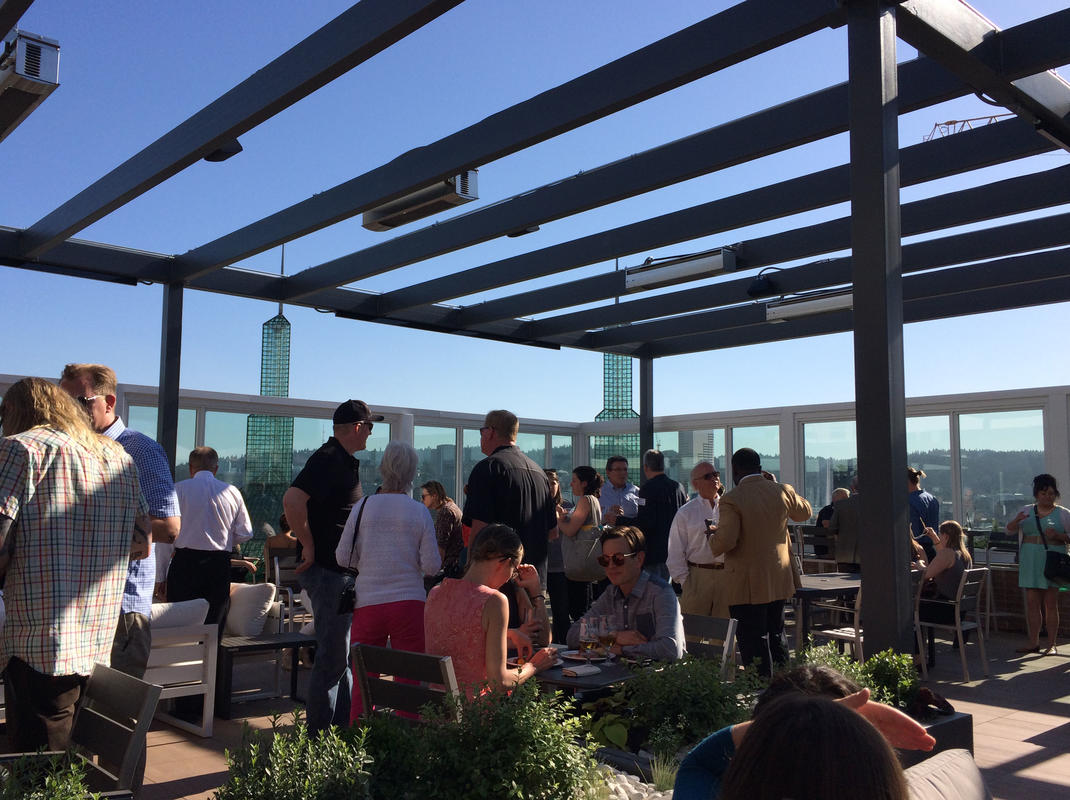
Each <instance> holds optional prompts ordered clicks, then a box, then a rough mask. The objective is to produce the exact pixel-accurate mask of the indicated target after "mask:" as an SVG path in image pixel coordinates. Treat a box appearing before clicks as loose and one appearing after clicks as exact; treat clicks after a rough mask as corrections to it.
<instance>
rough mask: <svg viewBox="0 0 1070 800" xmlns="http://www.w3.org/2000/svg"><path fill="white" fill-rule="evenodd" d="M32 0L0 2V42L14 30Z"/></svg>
mask: <svg viewBox="0 0 1070 800" xmlns="http://www.w3.org/2000/svg"><path fill="white" fill-rule="evenodd" d="M31 5H33V0H0V42H2V41H3V40H4V38H5V37H6V36H7V35H8V34H9V33H11V31H13V30H15V28H16V26H18V24H19V20H20V19H22V15H23V14H25V13H26V9H28V8H29V7H30V6H31Z"/></svg>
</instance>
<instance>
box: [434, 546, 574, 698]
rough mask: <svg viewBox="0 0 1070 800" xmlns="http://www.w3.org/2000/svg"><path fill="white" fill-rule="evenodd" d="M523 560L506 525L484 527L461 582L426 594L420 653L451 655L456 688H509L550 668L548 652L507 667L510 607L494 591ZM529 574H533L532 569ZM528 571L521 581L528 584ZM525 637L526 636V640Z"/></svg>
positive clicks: (445, 583) (551, 653) (550, 653)
mask: <svg viewBox="0 0 1070 800" xmlns="http://www.w3.org/2000/svg"><path fill="white" fill-rule="evenodd" d="M523 557H524V546H523V545H522V544H521V543H520V537H519V536H517V534H516V532H515V531H514V530H513V529H512V528H510V527H509V526H508V525H488V526H486V527H485V528H483V529H482V530H480V531H479V532H478V533H477V534H476V535H475V537H473V539H472V544H471V547H470V548H469V552H468V564H467V568H466V570H465V573H464V576H463V577H461V578H445V579H444V580H443V581H442V583H440V584H439V585H438V586H436V587H435V588H434V589H432V590H431V593H430V594H429V595H428V596H427V604H426V606H425V607H424V639H425V642H424V644H425V651H426V652H428V653H433V654H435V655H439V656H450V657H452V659H453V669H454V672H455V673H456V675H457V685H458V686H459V687H461V689H462V690H463V691H464V692H465V693H466V694H468V696H469V697H471V696H474V695H475V694H477V693H478V692H479V691H480V688H481V687H483V686H485V685H488V684H489V685H490V686H491V687H492V688H495V687H499V686H501V687H510V686H515V685H516V684H518V683H523V682H524V681H526V680H527V679H528V678H531V677H532V676H533V675H535V673H537V672H540V671H541V670H544V669H546V668H547V667H549V666H551V665H552V664H553V663H554V660H555V659H556V655H555V653H554V651H553V649H552V648H548V647H547V648H542V649H539V650H535V651H533V652H531V651H530V644H529V645H528V648H527V649H528V651H529V653H530V655H528V654H526V653H525V652H524V649H525V648H523V646H522V640H516V639H514V641H516V642H517V643H519V644H521V647H520V652H521V656H526V655H527V659H526V660H525V662H524V664H523V665H522V666H520V667H519V668H513V669H510V668H509V667H508V666H507V665H506V657H505V654H506V641H507V638H508V633H507V631H508V627H507V622H508V618H509V617H508V615H509V603H508V601H507V600H506V599H505V595H503V594H502V593H501V592H500V591H498V590H497V588H496V587H498V586H501V585H502V584H503V583H505V582H506V581H508V580H509V579H510V578H511V577H512V576H513V575H514V573H516V572H517V570H518V567H520V566H521V563H520V562H521V560H522V559H523ZM524 566H528V567H530V572H535V580H536V581H537V580H538V573H537V572H536V571H535V568H534V567H531V565H524ZM530 572H529V570H524V576H522V580H525V581H527V582H528V583H530V578H531V575H530ZM525 638H526V637H525Z"/></svg>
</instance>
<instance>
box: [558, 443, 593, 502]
mask: <svg viewBox="0 0 1070 800" xmlns="http://www.w3.org/2000/svg"><path fill="white" fill-rule="evenodd" d="M550 466H552V467H553V468H554V469H555V470H556V471H557V480H558V481H559V482H560V484H561V496H562V497H568V496H571V494H572V493H571V492H570V491H569V489H568V482H569V481H570V480H572V469H573V468H574V467H578V466H579V464H574V463H573V461H572V437H571V436H559V435H558V434H556V433H555V434H554V435H553V436H551V437H550ZM591 466H594V465H593V464H592V465H591ZM604 466H605V465H604V464H603V465H602V466H601V467H595V469H596V470H598V472H599V474H601V473H602V468H603V467H604ZM602 478H603V479H604V478H605V475H602Z"/></svg>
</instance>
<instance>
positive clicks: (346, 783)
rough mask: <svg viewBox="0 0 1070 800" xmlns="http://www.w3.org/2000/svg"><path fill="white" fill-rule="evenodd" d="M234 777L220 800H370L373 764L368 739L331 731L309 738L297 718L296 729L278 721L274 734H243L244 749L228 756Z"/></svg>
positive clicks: (273, 723) (273, 725) (296, 715)
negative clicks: (285, 726)
mask: <svg viewBox="0 0 1070 800" xmlns="http://www.w3.org/2000/svg"><path fill="white" fill-rule="evenodd" d="M226 758H227V766H228V767H229V768H230V775H229V776H228V778H227V782H226V783H225V784H223V786H221V787H220V788H219V791H217V792H216V800H370V798H371V797H372V795H371V793H370V791H369V780H370V774H369V772H368V770H367V769H366V767H367V765H368V764H369V761H370V759H369V758H368V756H367V754H366V752H365V750H364V734H363V731H360V730H359V729H358V730H356V731H339V730H337V729H335V728H330V729H328V730H326V731H323V732H322V733H319V734H316V735H310V734H309V732H308V728H307V727H306V725H305V724H304V722H303V721H302V719H301V715H300V712H295V713H294V724H293V727H292V728H291V729H288V730H283V729H282V728H281V726H280V725H279V717H277V716H276V717H274V718H273V719H272V720H271V731H270V732H267V731H253V730H252V729H250V728H249V726H248V725H246V726H245V727H244V730H243V733H242V746H241V748H240V749H239V750H238V751H237V752H236V753H232V752H230V751H229V750H228V751H227V752H226Z"/></svg>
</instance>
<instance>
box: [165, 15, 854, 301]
mask: <svg viewBox="0 0 1070 800" xmlns="http://www.w3.org/2000/svg"><path fill="white" fill-rule="evenodd" d="M843 17H844V10H843V9H842V8H841V7H839V5H838V3H837V2H836V0H764V2H761V3H758V2H746V3H741V4H739V5H736V6H733V7H731V8H729V9H727V10H725V11H723V12H721V13H719V14H716V15H714V16H712V17H710V18H708V19H706V20H704V21H702V22H699V23H696V24H695V25H692V26H690V27H689V28H685V29H684V30H682V31H679V32H678V33H675V34H673V35H671V36H668V37H666V38H664V39H662V40H660V41H658V42H654V43H653V44H650V45H648V46H647V47H644V48H642V49H640V50H637V51H635V52H634V53H630V54H629V55H626V56H624V57H622V58H619V59H617V60H615V61H613V62H610V63H609V64H606V65H604V66H602V67H599V68H598V69H595V70H592V71H591V72H588V73H586V74H585V75H582V76H580V77H578V78H575V79H573V80H571V81H569V82H567V83H564V84H561V85H560V86H557V87H555V88H553V89H549V90H547V91H545V92H543V93H542V94H539V95H536V96H535V97H532V98H530V99H528V100H525V101H523V102H521V103H518V104H516V105H514V106H511V107H510V108H507V109H505V110H503V111H500V112H498V113H496V114H493V115H492V116H490V117H487V118H486V119H484V120H482V121H480V122H477V123H475V124H474V125H471V126H469V127H467V128H465V129H463V130H460V131H457V132H456V133H453V134H450V135H449V136H446V137H445V138H443V139H439V140H438V141H437V142H433V143H431V144H429V145H427V146H425V147H420V148H417V149H415V150H410V151H409V152H407V153H404V154H403V155H401V156H399V157H398V158H396V159H394V160H393V161H391V162H389V163H387V164H384V165H382V166H380V167H377V168H376V169H374V170H371V171H370V172H367V173H365V174H363V175H359V176H357V177H355V178H353V179H351V180H349V181H346V182H345V183H342V184H339V185H338V186H335V187H334V188H332V189H328V190H326V191H324V192H321V193H319V194H317V195H315V196H313V197H310V198H308V199H306V200H303V201H301V202H299V203H296V204H295V205H292V206H290V207H289V208H286V209H283V210H282V211H279V212H277V213H275V214H272V215H270V216H268V217H265V218H263V219H261V220H258V221H257V222H253V223H251V224H249V225H246V226H245V227H243V228H241V229H239V230H236V231H233V232H232V233H229V234H227V235H225V236H222V237H220V238H218V239H215V240H214V241H211V242H208V243H206V244H204V245H201V246H200V247H197V248H194V249H193V250H190V251H189V252H187V253H185V254H184V255H182V256H181V257H180V259H179V260H180V264H179V267H178V269H177V271H176V275H175V277H176V278H182V279H184V280H191V279H194V278H197V277H199V276H200V275H202V274H205V273H206V272H209V271H211V270H213V269H218V268H220V267H221V266H223V265H226V264H233V263H235V262H238V261H241V260H242V259H245V258H248V257H249V256H252V255H255V254H257V253H260V252H263V251H264V250H268V249H270V248H272V247H275V246H276V245H278V244H280V243H282V242H287V241H290V240H292V239H295V238H297V237H299V236H303V235H305V234H308V233H312V232H313V231H316V230H319V229H321V228H324V227H326V226H328V225H332V224H334V223H336V222H340V221H341V220H344V219H348V218H349V217H352V216H353V215H355V214H358V213H360V212H362V211H366V210H368V209H369V208H374V207H376V206H379V205H382V204H383V203H384V202H387V201H389V200H392V199H395V198H397V197H401V196H403V195H405V194H408V193H410V192H412V191H414V190H416V189H419V188H421V187H423V186H427V185H429V184H431V183H434V182H435V181H437V180H442V179H444V178H447V177H449V176H450V175H454V174H456V173H458V172H460V171H462V170H465V169H470V168H473V167H478V166H480V165H483V164H487V163H489V162H491V161H494V160H495V159H498V158H501V157H503V156H506V155H509V154H511V153H515V152H517V151H519V150H523V149H524V148H527V147H530V146H532V145H534V144H537V143H539V142H542V141H545V140H546V139H550V138H553V137H554V136H558V135H560V134H562V133H565V132H567V131H570V130H572V129H574V128H578V127H580V126H582V125H585V124H587V123H589V122H592V121H594V120H596V119H600V118H602V117H605V116H608V115H609V114H612V113H614V112H616V111H620V110H621V109H624V108H627V107H629V106H632V105H635V104H636V103H639V102H642V101H643V100H647V99H649V98H651V97H654V96H656V95H658V94H661V93H663V92H666V91H669V90H671V89H674V88H676V87H678V86H682V85H684V84H686V83H689V82H691V81H694V80H697V79H698V78H701V77H704V76H706V75H709V74H711V73H713V72H716V71H718V70H720V69H724V68H726V67H728V66H731V65H733V64H736V63H739V62H741V61H744V60H746V59H748V58H751V57H753V56H755V55H757V54H759V53H761V52H764V51H766V50H770V49H772V48H774V47H778V46H779V45H782V44H784V43H786V42H788V41H791V40H793V39H797V38H800V37H802V36H805V35H807V34H809V33H812V32H814V31H816V30H820V29H821V28H823V27H826V26H828V25H830V24H833V23H836V22H838V21H840V20H842V19H843ZM305 272H308V270H306V271H305ZM353 272H354V270H353V268H352V266H351V265H350V264H349V263H348V260H347V259H346V257H343V258H342V259H339V260H336V261H334V262H328V263H327V264H322V265H320V266H319V267H317V268H316V272H315V273H313V274H312V275H308V276H305V277H302V278H300V279H294V278H292V279H291V284H292V285H293V286H295V287H301V286H304V290H306V291H311V290H312V289H314V288H322V287H326V286H339V285H342V284H345V283H349V282H351V281H352V280H354V278H353V277H351V275H352V274H353Z"/></svg>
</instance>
